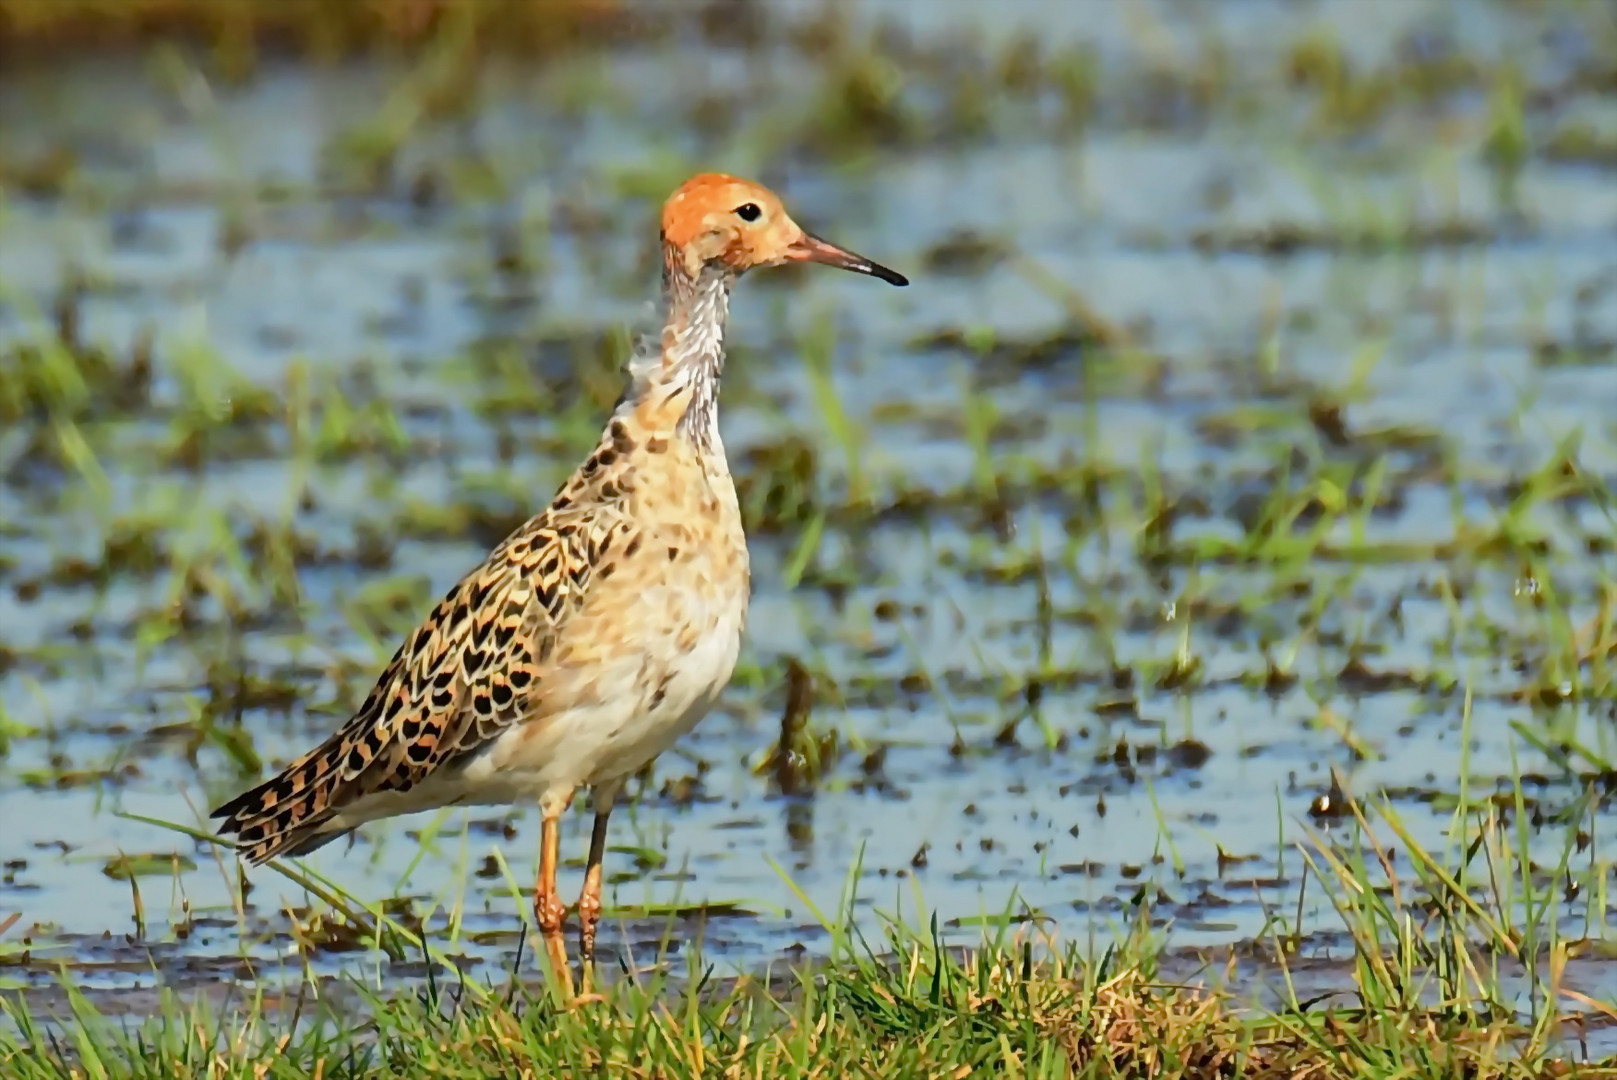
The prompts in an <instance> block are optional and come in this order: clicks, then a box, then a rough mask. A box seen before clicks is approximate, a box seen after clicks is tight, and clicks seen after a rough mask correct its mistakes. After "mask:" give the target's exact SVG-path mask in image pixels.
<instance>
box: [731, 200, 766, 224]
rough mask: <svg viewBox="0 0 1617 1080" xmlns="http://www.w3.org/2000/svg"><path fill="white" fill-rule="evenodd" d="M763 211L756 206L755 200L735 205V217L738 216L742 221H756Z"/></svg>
mask: <svg viewBox="0 0 1617 1080" xmlns="http://www.w3.org/2000/svg"><path fill="white" fill-rule="evenodd" d="M763 213H764V212H763V211H762V210H760V209H759V208H758V204H757V203H755V202H750V203H742V204H741V205H740V206H738V207H736V217H738V218H740V219H741V220H742V221H757V220H758V219H759V218H760V217H762V216H763Z"/></svg>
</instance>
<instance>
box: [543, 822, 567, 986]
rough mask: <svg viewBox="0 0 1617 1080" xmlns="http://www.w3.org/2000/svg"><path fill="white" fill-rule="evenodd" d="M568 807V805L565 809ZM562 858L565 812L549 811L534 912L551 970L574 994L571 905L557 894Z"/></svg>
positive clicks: (544, 831) (544, 832)
mask: <svg viewBox="0 0 1617 1080" xmlns="http://www.w3.org/2000/svg"><path fill="white" fill-rule="evenodd" d="M563 809H565V807H564V808H563ZM560 861H561V812H560V811H557V812H556V813H555V815H551V814H549V813H546V815H545V819H544V827H543V832H542V835H541V838H540V841H539V883H538V884H537V885H536V886H535V887H534V890H533V915H534V919H535V920H536V921H537V922H538V923H539V933H540V934H541V935H543V936H544V939H545V952H546V954H547V955H548V956H549V957H550V970H551V973H552V974H553V975H554V976H555V977H556V978H557V979H559V980H561V983H562V985H563V987H564V988H565V989H566V991H567V996H568V997H572V996H573V969H572V967H571V966H569V964H568V963H567V941H566V939H565V938H564V937H563V936H562V928H563V927H564V926H565V924H566V922H567V905H566V904H564V903H562V900H561V897H560V896H558V895H557V894H556V864H557V863H558V862H560Z"/></svg>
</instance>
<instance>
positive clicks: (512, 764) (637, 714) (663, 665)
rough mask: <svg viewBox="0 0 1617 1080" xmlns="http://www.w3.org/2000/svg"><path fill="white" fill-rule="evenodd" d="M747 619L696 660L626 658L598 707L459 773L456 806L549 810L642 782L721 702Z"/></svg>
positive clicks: (498, 742)
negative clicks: (587, 792) (596, 790)
mask: <svg viewBox="0 0 1617 1080" xmlns="http://www.w3.org/2000/svg"><path fill="white" fill-rule="evenodd" d="M742 617H743V616H742V613H741V612H739V611H738V612H736V614H735V615H733V616H731V617H726V618H720V619H718V620H717V621H716V622H715V623H714V624H713V625H712V626H711V628H710V629H709V630H708V632H706V633H704V634H702V635H701V636H700V637H699V638H698V639H697V641H696V643H695V645H694V647H692V648H691V649H690V650H689V651H687V652H684V653H680V654H673V653H670V654H667V655H666V659H664V660H658V661H652V660H648V658H647V656H646V655H645V654H633V655H625V656H624V657H622V658H621V659H620V660H618V661H617V662H616V663H615V664H614V665H613V670H610V671H603V672H602V673H601V677H600V682H599V687H600V691H601V692H600V694H599V696H598V700H595V701H592V702H590V703H589V704H584V705H579V706H576V707H574V708H571V709H566V710H564V711H561V712H558V713H555V714H553V715H551V716H548V717H545V718H543V719H540V720H535V721H532V722H530V723H528V724H518V725H516V726H514V727H512V728H510V729H509V730H507V731H504V732H502V733H501V734H500V735H499V736H498V737H497V738H496V739H495V740H494V741H493V742H492V743H491V744H490V745H489V746H488V747H487V749H486V750H485V751H484V752H482V753H479V754H478V755H476V756H475V757H474V758H472V759H471V760H470V761H469V762H467V764H466V766H465V768H464V769H462V770H458V771H459V776H458V777H457V780H458V786H460V787H461V788H462V789H463V790H464V791H465V795H464V796H463V797H461V798H460V799H458V800H457V801H459V802H462V803H482V804H491V803H508V802H520V801H527V800H533V799H540V800H543V799H545V798H546V797H547V796H549V797H551V798H555V797H557V796H558V795H570V794H571V793H572V791H573V790H574V789H576V788H578V787H580V786H583V785H596V784H611V783H613V782H616V781H621V780H623V779H625V778H627V777H629V776H631V775H633V774H634V773H636V772H638V771H639V770H640V769H642V768H644V767H645V766H646V764H647V763H649V762H650V761H651V760H652V759H653V758H655V757H657V756H658V755H659V754H661V753H662V752H663V751H665V750H667V749H668V748H669V747H670V746H672V745H673V744H674V743H675V742H676V741H678V740H679V739H680V737H681V736H684V735H686V734H687V733H689V732H690V730H691V729H692V728H694V727H695V726H696V725H697V724H698V723H699V722H700V721H701V719H702V718H703V717H704V716H706V715H707V713H708V711H709V710H710V709H711V708H712V707H713V704H714V702H715V701H717V700H718V697H719V695H720V694H721V693H722V692H723V690H724V688H725V686H726V685H727V684H728V683H729V681H730V676H731V674H733V673H734V671H735V665H736V659H737V657H738V656H739V654H740V651H741V620H742ZM659 651H661V650H659Z"/></svg>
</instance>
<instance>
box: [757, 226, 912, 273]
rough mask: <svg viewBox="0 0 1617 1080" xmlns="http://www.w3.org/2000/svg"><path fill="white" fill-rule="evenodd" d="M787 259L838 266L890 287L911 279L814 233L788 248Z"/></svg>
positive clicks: (795, 241) (805, 235)
mask: <svg viewBox="0 0 1617 1080" xmlns="http://www.w3.org/2000/svg"><path fill="white" fill-rule="evenodd" d="M786 258H787V260H788V261H791V262H817V263H824V264H825V265H826V266H836V267H840V268H842V269H843V270H852V271H853V272H854V273H856V274H869V275H870V276H871V277H873V278H880V279H881V280H883V281H885V282H887V283H888V284H889V285H908V284H909V283H910V279H909V278H907V277H905V276H904V275H903V274H900V273H899V272H898V271H897V270H889V269H887V267H885V266H883V265H882V264H881V263H874V262H871V261H870V260H869V259H867V258H865V257H864V256H863V255H855V254H854V253H853V252H851V251H849V250H847V249H846V248H839V247H837V246H836V245H835V244H831V243H827V242H826V241H824V240H821V239H820V238H819V237H818V236H815V235H814V234H813V233H804V234H803V235H802V236H800V237H798V238H797V239H796V240H794V241H793V242H792V243H791V245H790V246H788V247H787V248H786Z"/></svg>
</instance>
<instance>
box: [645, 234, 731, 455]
mask: <svg viewBox="0 0 1617 1080" xmlns="http://www.w3.org/2000/svg"><path fill="white" fill-rule="evenodd" d="M734 284H735V274H734V273H733V272H732V271H730V270H728V269H726V268H724V267H722V266H712V265H706V266H703V267H702V268H701V270H700V271H699V272H698V273H697V276H696V277H694V278H693V277H691V275H690V273H689V271H687V270H686V268H685V264H684V262H683V260H682V259H681V258H680V255H679V252H678V250H677V249H676V248H674V247H673V246H671V245H667V244H665V245H664V247H663V298H664V304H665V310H666V315H665V319H664V322H663V332H662V348H661V349H660V351H659V352H658V353H657V354H656V355H653V356H636V357H635V358H634V359H632V360H631V361H630V365H629V388H628V391H627V392H626V393H625V395H624V406H626V407H628V408H633V407H634V404H635V403H636V402H639V401H642V400H644V399H645V397H646V396H647V395H648V394H650V393H652V392H653V391H660V392H661V393H663V394H665V395H667V396H670V397H672V396H673V395H675V394H679V393H689V395H690V403H689V404H688V405H687V406H686V408H685V411H684V414H683V415H682V416H681V418H680V421H679V428H678V430H679V433H680V434H681V435H683V436H685V437H686V438H687V439H689V440H691V442H692V444H693V445H695V446H696V448H697V449H699V450H703V451H711V450H713V449H714V448H715V447H718V446H719V445H721V444H720V442H719V380H720V377H721V376H722V375H723V374H724V322H725V318H726V317H727V316H728V314H729V311H730V288H731V286H733V285H734Z"/></svg>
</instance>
